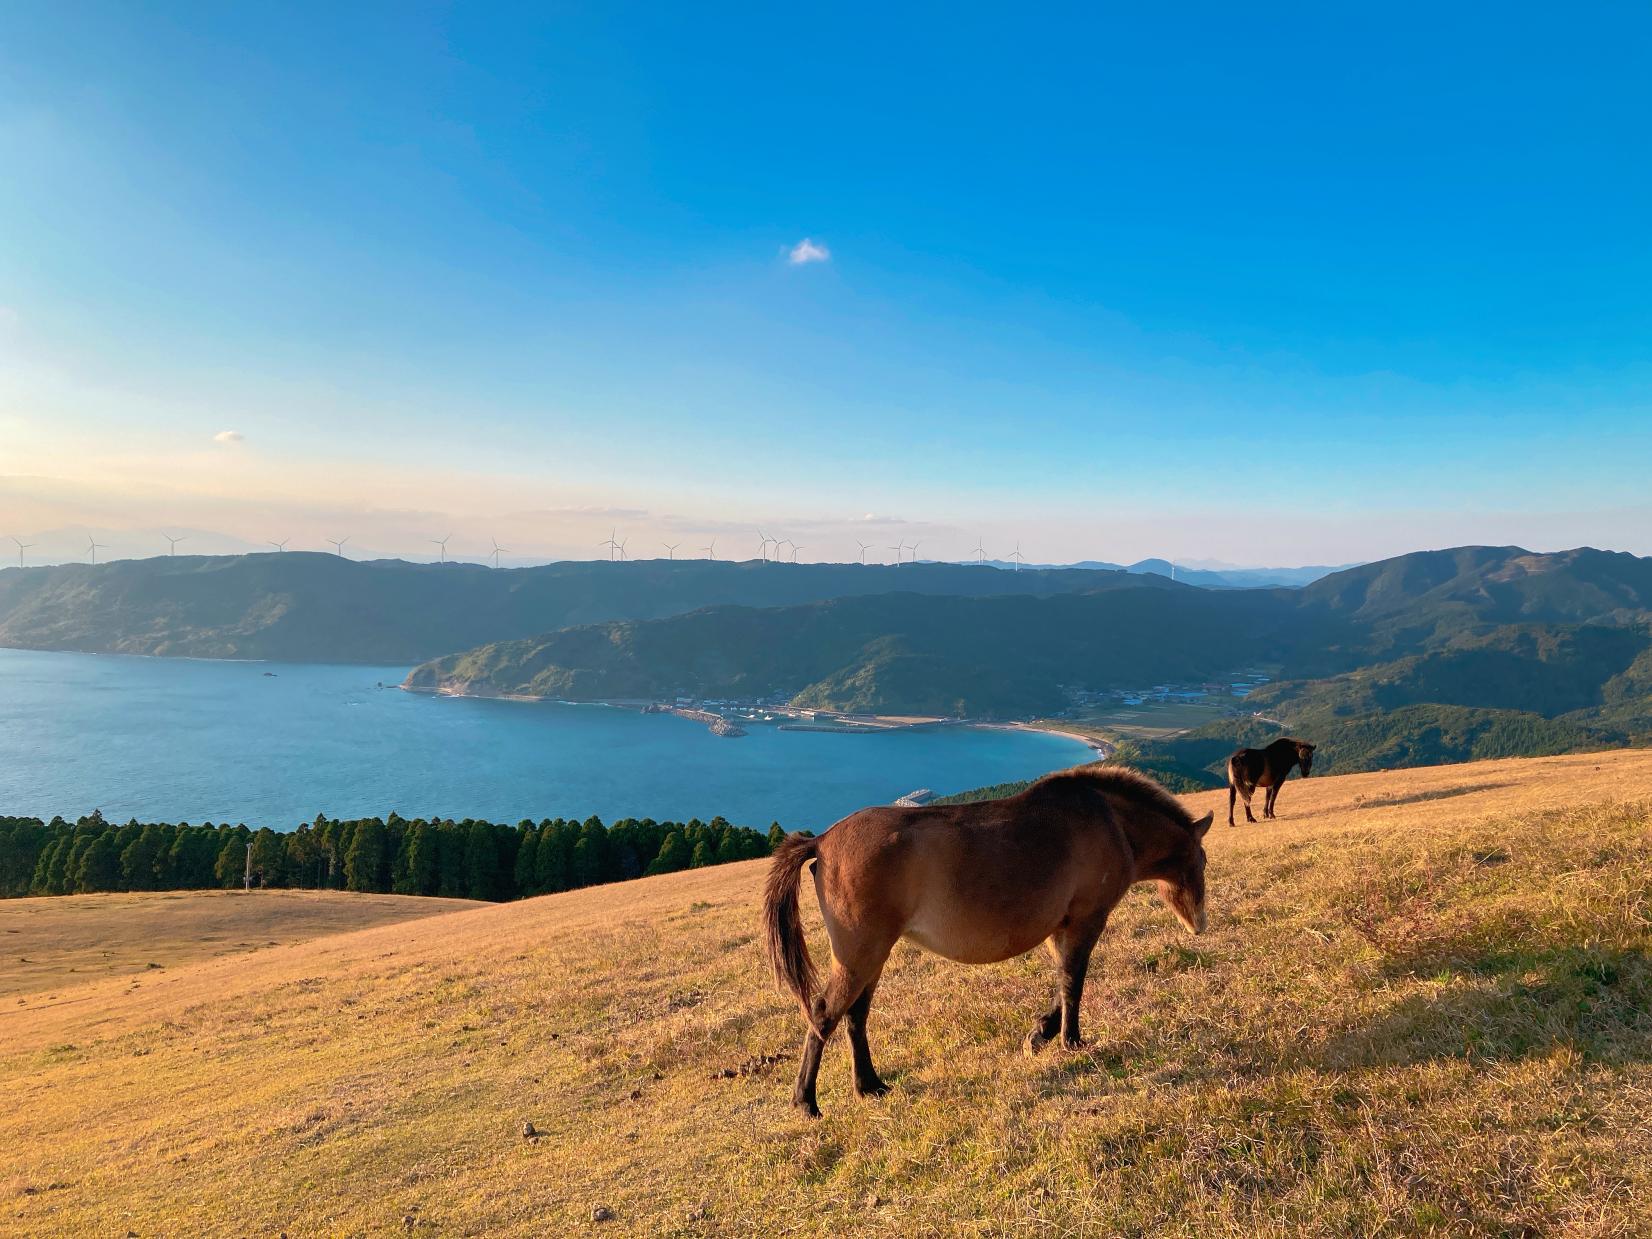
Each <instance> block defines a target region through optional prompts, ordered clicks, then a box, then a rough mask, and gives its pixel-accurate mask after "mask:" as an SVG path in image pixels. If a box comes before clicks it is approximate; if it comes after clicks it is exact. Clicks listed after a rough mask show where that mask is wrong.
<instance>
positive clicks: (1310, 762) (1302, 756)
mask: <svg viewBox="0 0 1652 1239" xmlns="http://www.w3.org/2000/svg"><path fill="white" fill-rule="evenodd" d="M1296 760H1297V762H1298V763H1299V764H1300V765H1301V767H1302V777H1303V778H1307V777H1308V774H1309V772H1310V771H1312V770H1313V766H1314V746H1313V745H1311V744H1306V743H1304V742H1303V741H1301V740H1298V741H1297V742H1296Z"/></svg>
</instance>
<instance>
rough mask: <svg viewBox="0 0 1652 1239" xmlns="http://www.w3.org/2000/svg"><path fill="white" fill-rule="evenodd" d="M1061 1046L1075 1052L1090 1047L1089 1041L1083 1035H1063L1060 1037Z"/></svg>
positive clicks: (1069, 1051)
mask: <svg viewBox="0 0 1652 1239" xmlns="http://www.w3.org/2000/svg"><path fill="white" fill-rule="evenodd" d="M1061 1048H1062V1049H1064V1050H1066V1051H1067V1052H1068V1053H1071V1054H1077V1053H1079V1052H1080V1051H1083V1050H1088V1049H1089V1048H1090V1043H1089V1042H1088V1041H1086V1040H1085V1039H1084V1038H1083V1037H1063V1038H1062V1039H1061Z"/></svg>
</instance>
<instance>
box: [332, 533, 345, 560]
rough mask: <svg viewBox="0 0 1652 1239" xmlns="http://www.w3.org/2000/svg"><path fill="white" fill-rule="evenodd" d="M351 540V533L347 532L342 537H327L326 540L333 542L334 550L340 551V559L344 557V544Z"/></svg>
mask: <svg viewBox="0 0 1652 1239" xmlns="http://www.w3.org/2000/svg"><path fill="white" fill-rule="evenodd" d="M349 540H350V535H349V534H345V535H344V536H343V537H342V538H328V539H326V541H328V542H331V543H332V544H333V550H335V551H337V552H338V555H339V558H340V559H342V558H343V557H344V544H345V543H346V542H348V541H349Z"/></svg>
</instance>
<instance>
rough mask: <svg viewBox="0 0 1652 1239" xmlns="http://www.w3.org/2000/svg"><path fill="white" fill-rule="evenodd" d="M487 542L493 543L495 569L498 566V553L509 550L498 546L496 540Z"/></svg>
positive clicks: (497, 540) (491, 539)
mask: <svg viewBox="0 0 1652 1239" xmlns="http://www.w3.org/2000/svg"><path fill="white" fill-rule="evenodd" d="M488 541H489V542H491V543H493V566H494V567H495V568H497V567H498V566H499V552H500V551H505V550H509V549H510V548H509V547H505V546H500V545H499V539H498V538H489V539H488Z"/></svg>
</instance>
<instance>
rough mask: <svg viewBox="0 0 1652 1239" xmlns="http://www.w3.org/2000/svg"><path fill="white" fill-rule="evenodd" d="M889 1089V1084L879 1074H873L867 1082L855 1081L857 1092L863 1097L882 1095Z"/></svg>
mask: <svg viewBox="0 0 1652 1239" xmlns="http://www.w3.org/2000/svg"><path fill="white" fill-rule="evenodd" d="M888 1091H889V1085H887V1084H885V1083H884V1082H883V1081H882V1080H880V1079H879V1078H878V1077H877V1076H873V1077H872V1078H871V1079H870V1080H868V1081H867V1082H866V1083H865V1084H862V1083H861V1082H860V1081H859V1080H856V1081H855V1092H856V1093H857V1094H859V1095H860V1096H862V1097H882V1096H883V1095H884V1094H885V1093H887V1092H888Z"/></svg>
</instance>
